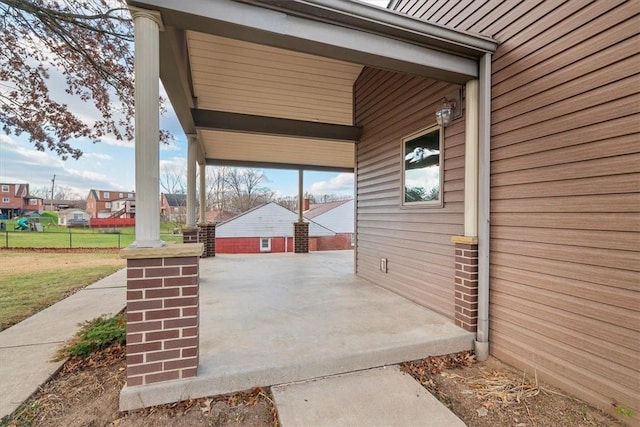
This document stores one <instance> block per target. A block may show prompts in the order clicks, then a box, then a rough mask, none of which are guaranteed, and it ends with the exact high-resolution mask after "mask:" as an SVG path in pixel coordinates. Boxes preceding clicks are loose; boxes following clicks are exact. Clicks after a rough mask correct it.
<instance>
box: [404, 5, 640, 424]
mask: <svg viewBox="0 0 640 427" xmlns="http://www.w3.org/2000/svg"><path fill="white" fill-rule="evenodd" d="M440 6H442V2H432V1H426V2H425V1H424V0H418V1H401V2H398V3H397V4H395V9H396V10H398V11H401V12H405V13H410V14H413V13H414V12H419V13H420V14H419V15H418V16H420V17H421V18H422V19H430V20H432V22H437V23H439V24H443V25H449V26H452V27H454V28H458V29H461V30H468V31H473V32H480V33H482V34H484V35H487V36H492V37H494V38H496V39H497V40H498V41H499V42H500V46H499V48H498V50H497V52H496V54H495V55H494V57H493V62H492V72H493V75H492V83H493V86H492V116H491V117H492V124H491V147H492V151H491V266H490V276H491V283H490V286H491V294H490V302H491V310H490V316H491V322H490V325H491V331H490V339H491V351H492V353H493V354H494V355H496V356H497V357H499V358H500V359H503V360H505V361H507V362H510V363H512V364H514V365H517V366H519V367H521V368H527V367H534V368H535V369H536V370H537V371H538V373H539V374H541V375H542V376H543V377H544V378H545V379H546V380H548V381H551V382H553V383H555V384H556V385H559V386H561V387H563V388H565V389H566V390H568V391H570V392H572V393H575V394H576V395H578V396H579V397H582V398H584V399H586V400H589V401H590V402H592V403H595V404H597V405H598V406H600V407H602V408H604V409H607V410H609V411H611V410H612V408H613V406H612V405H613V403H614V402H617V403H618V404H620V405H622V406H625V407H627V408H630V409H632V410H633V411H634V413H635V414H636V415H635V421H636V422H637V421H638V414H639V413H640V402H639V397H638V396H640V363H639V360H640V253H639V246H640V154H639V152H640V84H639V83H638V82H639V81H640V76H639V75H638V73H639V72H640V59H639V57H638V47H639V46H640V36H639V35H638V32H639V29H640V18H639V14H640V3H639V2H637V1H596V2H590V1H579V0H577V1H570V2H554V1H542V0H531V1H526V2H520V3H517V2H508V1H506V2H503V1H491V0H490V1H488V2H480V1H477V2H476V1H473V2H449V3H448V6H445V7H440ZM551 11H553V13H550V12H551Z"/></svg>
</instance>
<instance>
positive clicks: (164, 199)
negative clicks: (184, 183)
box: [160, 193, 187, 224]
mask: <svg viewBox="0 0 640 427" xmlns="http://www.w3.org/2000/svg"><path fill="white" fill-rule="evenodd" d="M160 217H161V218H162V220H163V221H169V222H175V223H179V224H182V223H184V222H186V218H187V195H186V194H165V193H160Z"/></svg>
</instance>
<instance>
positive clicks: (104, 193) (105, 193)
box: [102, 191, 111, 199]
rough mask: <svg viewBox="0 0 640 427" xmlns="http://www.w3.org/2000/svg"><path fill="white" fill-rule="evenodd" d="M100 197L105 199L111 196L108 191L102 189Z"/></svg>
mask: <svg viewBox="0 0 640 427" xmlns="http://www.w3.org/2000/svg"><path fill="white" fill-rule="evenodd" d="M102 197H103V198H105V199H108V198H110V197H111V194H110V193H109V192H108V191H103V192H102Z"/></svg>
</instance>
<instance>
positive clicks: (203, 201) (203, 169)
mask: <svg viewBox="0 0 640 427" xmlns="http://www.w3.org/2000/svg"><path fill="white" fill-rule="evenodd" d="M198 166H199V168H200V193H199V195H200V222H201V223H202V224H204V223H205V222H207V193H206V191H207V188H206V187H207V186H206V179H207V176H206V173H207V164H206V163H204V162H203V163H200V164H199V165H198Z"/></svg>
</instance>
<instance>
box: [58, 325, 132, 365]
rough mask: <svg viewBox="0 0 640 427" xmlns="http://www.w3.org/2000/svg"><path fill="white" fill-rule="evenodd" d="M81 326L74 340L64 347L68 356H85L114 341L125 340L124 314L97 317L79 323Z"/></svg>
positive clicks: (122, 341) (121, 342)
mask: <svg viewBox="0 0 640 427" xmlns="http://www.w3.org/2000/svg"><path fill="white" fill-rule="evenodd" d="M80 326H81V328H80V331H79V332H78V334H77V341H74V342H73V343H72V344H70V345H69V346H68V347H66V348H65V349H64V353H65V354H66V355H68V356H76V357H87V356H89V355H91V354H92V353H94V352H96V351H98V350H102V349H103V348H105V347H108V346H110V345H111V344H114V343H120V344H124V343H125V341H126V336H127V331H126V320H125V315H124V314H118V315H116V316H114V317H105V316H101V317H97V318H95V319H93V320H89V321H87V322H84V323H82V324H80Z"/></svg>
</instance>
